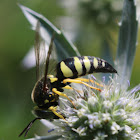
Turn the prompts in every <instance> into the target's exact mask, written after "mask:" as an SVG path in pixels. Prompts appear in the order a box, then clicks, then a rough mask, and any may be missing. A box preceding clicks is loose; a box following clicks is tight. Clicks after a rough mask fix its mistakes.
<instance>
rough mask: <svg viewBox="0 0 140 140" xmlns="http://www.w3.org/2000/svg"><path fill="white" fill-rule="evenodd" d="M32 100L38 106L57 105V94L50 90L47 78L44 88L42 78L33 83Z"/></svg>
mask: <svg viewBox="0 0 140 140" xmlns="http://www.w3.org/2000/svg"><path fill="white" fill-rule="evenodd" d="M32 100H33V102H34V103H36V104H37V106H38V107H40V108H49V107H50V106H52V105H54V104H56V105H58V103H57V101H58V95H57V94H54V93H53V92H52V90H51V83H50V80H49V79H47V82H46V85H45V88H44V78H42V79H41V80H39V81H38V82H37V83H36V84H35V87H34V89H33V91H32Z"/></svg>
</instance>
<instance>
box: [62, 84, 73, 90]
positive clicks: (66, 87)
mask: <svg viewBox="0 0 140 140" xmlns="http://www.w3.org/2000/svg"><path fill="white" fill-rule="evenodd" d="M63 88H65V89H72V90H73V88H72V87H71V86H68V85H66V86H65V87H63Z"/></svg>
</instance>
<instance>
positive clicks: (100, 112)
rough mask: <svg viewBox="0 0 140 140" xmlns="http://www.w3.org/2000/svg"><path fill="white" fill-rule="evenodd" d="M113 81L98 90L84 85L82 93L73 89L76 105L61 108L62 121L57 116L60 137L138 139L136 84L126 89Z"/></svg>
mask: <svg viewBox="0 0 140 140" xmlns="http://www.w3.org/2000/svg"><path fill="white" fill-rule="evenodd" d="M115 81H116V80H113V79H112V80H111V82H110V84H109V85H104V88H103V90H102V92H101V93H97V92H95V91H93V90H91V89H88V88H86V90H84V94H83V96H82V95H81V96H79V93H77V92H76V94H75V97H74V104H75V107H76V108H72V107H71V106H68V105H67V106H66V107H64V108H63V110H61V111H63V113H64V114H65V117H66V118H65V120H66V121H64V120H59V123H60V124H61V125H59V129H57V130H58V131H59V134H60V133H62V137H63V138H64V139H72V140H73V139H74V140H75V139H76V140H81V139H88V140H104V139H107V140H112V139H113V140H114V139H116V140H117V139H118V140H120V139H123V140H124V139H127V140H129V139H130V140H136V139H140V117H139V116H140V94H139V93H136V92H137V91H138V90H139V88H140V85H138V86H137V87H135V88H133V89H132V90H129V91H126V90H122V89H121V85H119V83H116V82H115ZM65 104H66V102H65Z"/></svg>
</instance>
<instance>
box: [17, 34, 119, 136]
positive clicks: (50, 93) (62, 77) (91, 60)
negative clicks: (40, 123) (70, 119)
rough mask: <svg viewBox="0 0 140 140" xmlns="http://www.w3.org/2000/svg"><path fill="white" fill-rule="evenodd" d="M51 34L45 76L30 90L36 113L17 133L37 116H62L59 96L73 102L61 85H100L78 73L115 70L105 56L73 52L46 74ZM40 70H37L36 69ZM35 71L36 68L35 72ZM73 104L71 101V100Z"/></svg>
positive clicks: (37, 59)
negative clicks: (75, 54)
mask: <svg viewBox="0 0 140 140" xmlns="http://www.w3.org/2000/svg"><path fill="white" fill-rule="evenodd" d="M53 40H54V35H53V36H52V38H51V42H50V46H49V50H48V54H47V58H46V64H45V73H44V76H43V77H42V78H41V79H39V80H38V81H37V82H36V84H35V86H34V88H33V91H32V94H31V98H32V101H33V102H34V103H35V104H36V105H37V106H36V107H35V108H34V113H35V115H36V116H37V118H35V119H34V120H32V121H31V122H30V123H29V124H28V125H27V127H26V128H25V129H24V130H23V131H22V132H21V133H20V135H19V136H21V135H22V134H23V133H24V132H25V136H26V135H27V133H28V131H29V129H30V127H31V126H32V124H33V123H34V122H35V121H36V120H39V119H59V118H61V119H65V116H64V114H62V113H61V112H60V111H59V110H58V109H57V106H58V105H59V96H64V97H65V98H67V99H68V100H69V101H70V102H71V103H72V104H73V102H72V101H71V100H70V99H69V97H68V96H67V95H66V94H65V93H63V91H64V89H65V88H66V89H72V87H71V86H69V85H70V83H79V84H84V85H86V86H87V87H90V88H92V89H95V90H98V91H101V89H99V88H96V87H93V86H91V85H89V84H88V82H90V81H91V82H93V81H92V80H89V79H84V78H79V77H81V76H84V75H87V74H91V73H94V72H102V73H117V71H116V70H115V69H114V68H113V67H112V66H111V65H110V64H109V63H108V62H107V61H105V60H103V59H100V58H97V57H93V56H80V57H78V56H75V57H70V58H67V59H65V60H62V61H61V62H59V63H58V64H57V65H56V75H55V76H54V75H48V66H49V59H50V54H51V51H52V46H53ZM39 50H40V49H39V45H36V48H35V52H36V62H37V64H36V65H37V67H39ZM38 71H39V70H38ZM37 73H38V72H37ZM73 105H74V104H73Z"/></svg>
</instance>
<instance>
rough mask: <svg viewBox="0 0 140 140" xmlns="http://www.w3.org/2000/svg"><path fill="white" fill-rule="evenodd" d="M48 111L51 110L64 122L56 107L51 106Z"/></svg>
mask: <svg viewBox="0 0 140 140" xmlns="http://www.w3.org/2000/svg"><path fill="white" fill-rule="evenodd" d="M49 110H51V111H52V112H53V113H54V114H55V115H56V116H58V117H59V118H61V119H63V120H65V118H64V116H62V115H61V114H60V113H59V112H57V107H53V106H51V107H49Z"/></svg>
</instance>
